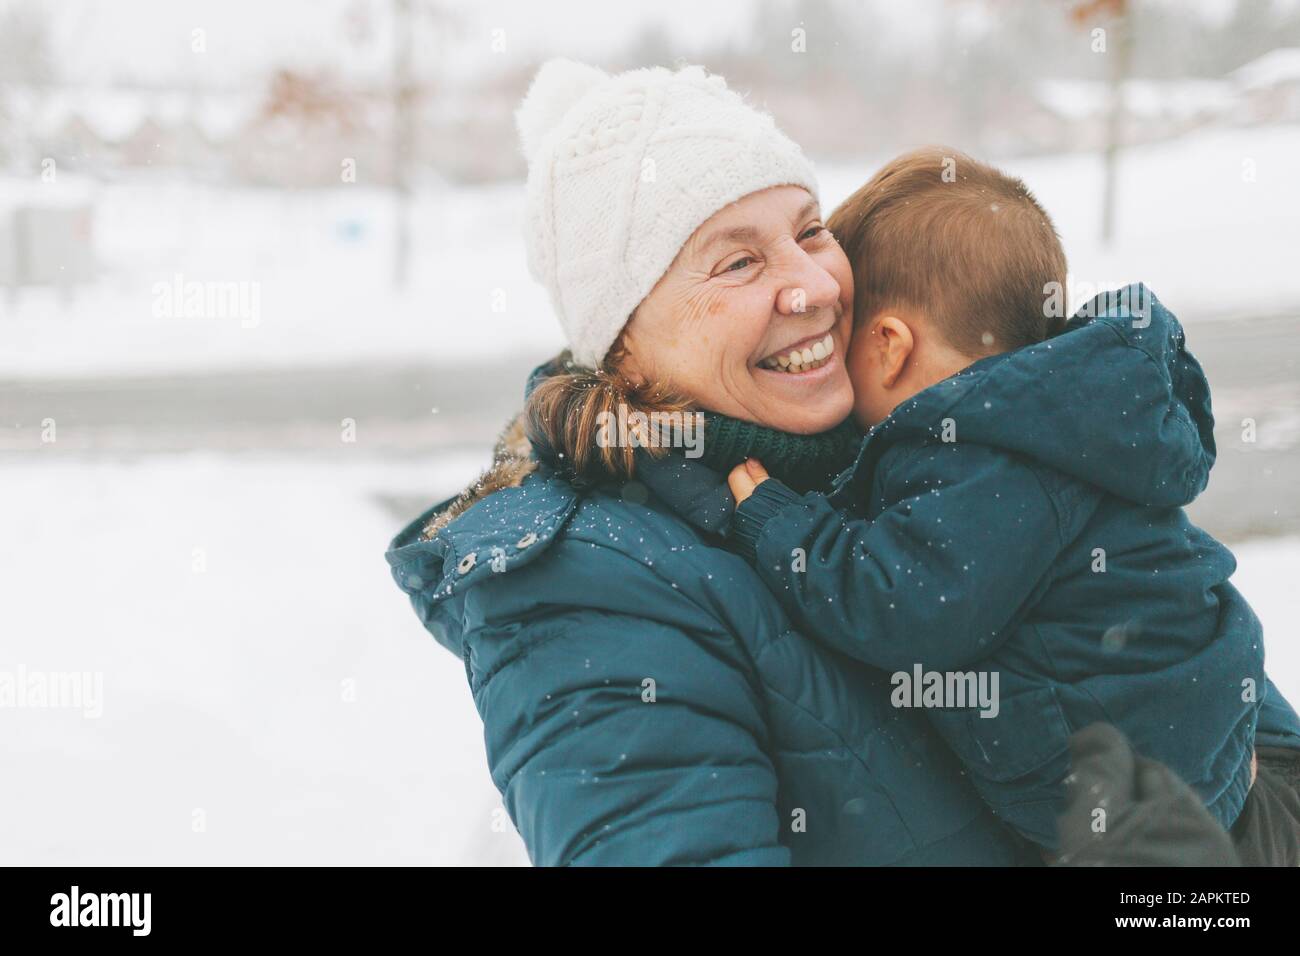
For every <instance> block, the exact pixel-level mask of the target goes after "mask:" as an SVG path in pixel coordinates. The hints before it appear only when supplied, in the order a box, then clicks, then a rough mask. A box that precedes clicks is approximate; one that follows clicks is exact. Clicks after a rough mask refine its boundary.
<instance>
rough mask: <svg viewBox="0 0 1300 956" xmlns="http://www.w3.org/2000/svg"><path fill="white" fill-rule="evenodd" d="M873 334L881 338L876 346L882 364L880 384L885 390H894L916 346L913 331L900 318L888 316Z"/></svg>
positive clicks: (877, 323) (881, 320)
mask: <svg viewBox="0 0 1300 956" xmlns="http://www.w3.org/2000/svg"><path fill="white" fill-rule="evenodd" d="M872 334H873V335H877V336H879V338H880V341H879V342H878V343H877V345H876V348H877V349H878V350H879V355H880V364H881V376H880V384H881V385H882V386H884V387H885V388H893V387H894V385H895V384H896V383H897V382H898V378H899V376H900V375H902V374H903V369H904V368H906V367H907V360H908V359H909V358H910V357H911V355H912V349H913V348H914V347H915V344H916V343H915V340H914V339H913V338H912V330H911V328H909V327H908V324H907V323H906V322H904V321H903V320H902V319H900V318H899V317H898V316H896V315H886V316H885V317H884V318H882V319H880V320H879V321H877V322H876V327H875V328H874V329H873V330H872Z"/></svg>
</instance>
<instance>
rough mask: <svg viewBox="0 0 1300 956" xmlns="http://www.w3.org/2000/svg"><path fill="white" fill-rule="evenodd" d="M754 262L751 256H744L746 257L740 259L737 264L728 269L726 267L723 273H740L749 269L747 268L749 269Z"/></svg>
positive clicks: (734, 263)
mask: <svg viewBox="0 0 1300 956" xmlns="http://www.w3.org/2000/svg"><path fill="white" fill-rule="evenodd" d="M753 261H754V259H753V257H751V256H744V257H742V258H740V259H737V260H736V261H735V262H733V263H732V264H731V265H729V266H727V267H726V268H725V269H723V270H722V271H723V272H739V271H740V270H741V269H747V268H749V264H750V263H751V262H753Z"/></svg>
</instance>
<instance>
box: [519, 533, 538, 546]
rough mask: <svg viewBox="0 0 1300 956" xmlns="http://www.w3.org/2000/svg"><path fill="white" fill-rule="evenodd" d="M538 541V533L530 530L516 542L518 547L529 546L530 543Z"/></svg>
mask: <svg viewBox="0 0 1300 956" xmlns="http://www.w3.org/2000/svg"><path fill="white" fill-rule="evenodd" d="M536 541H537V535H535V534H533V532H531V531H530V532H528V533H527V534H526V535H524V536H523V537H522V538H520V539H519V540H518V541H516V542H515V547H516V548H526V547H528V546H529V545H530V544H534V543H536Z"/></svg>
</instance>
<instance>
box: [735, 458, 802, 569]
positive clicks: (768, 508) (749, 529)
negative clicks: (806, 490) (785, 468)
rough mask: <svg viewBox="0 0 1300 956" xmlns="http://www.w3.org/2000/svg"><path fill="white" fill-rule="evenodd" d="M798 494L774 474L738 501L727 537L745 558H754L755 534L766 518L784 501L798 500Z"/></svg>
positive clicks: (769, 518)
mask: <svg viewBox="0 0 1300 956" xmlns="http://www.w3.org/2000/svg"><path fill="white" fill-rule="evenodd" d="M798 500H799V495H798V494H797V493H795V492H794V491H792V490H791V489H790V488H789V487H788V486H787V485H783V484H782V483H781V482H779V481H777V480H776V479H775V478H768V479H767V480H766V481H764V482H762V483H761V484H760V485H759V486H758V487H757V488H755V489H754V493H753V494H752V495H750V496H749V497H748V498H746V499H745V500H744V501H742V502H741V503H740V506H739V507H738V508H737V509H736V513H735V515H734V516H732V519H731V530H730V531H729V533H728V535H727V537H728V540H730V541H731V542H733V544H734V546H735V549H736V551H737V552H739V553H740V554H741V555H742V556H743V557H744V558H745V559H746V560H748V561H751V562H752V561H754V560H755V558H756V555H757V551H758V538H759V536H760V535H761V534H762V533H763V528H764V527H766V525H767V523H768V521H770V520H771V519H772V518H773V517H775V516H776V513H777V512H778V511H780V510H781V509H782V508H784V507H785V506H786V505H788V504H790V503H792V502H795V501H798Z"/></svg>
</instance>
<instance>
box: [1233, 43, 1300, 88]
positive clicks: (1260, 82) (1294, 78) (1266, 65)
mask: <svg viewBox="0 0 1300 956" xmlns="http://www.w3.org/2000/svg"><path fill="white" fill-rule="evenodd" d="M1232 78H1233V81H1234V82H1236V84H1237V86H1238V87H1239V88H1240V89H1242V90H1258V89H1268V88H1270V87H1274V86H1278V85H1280V84H1283V83H1297V82H1300V47H1295V46H1293V47H1284V48H1282V49H1279V50H1270V51H1269V52H1268V53H1265V54H1264V55H1263V56H1261V57H1259V58H1258V59H1255V60H1251V61H1250V62H1249V63H1247V64H1246V65H1245V66H1243V67H1240V68H1239V69H1237V70H1234V71H1233V73H1232Z"/></svg>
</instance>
